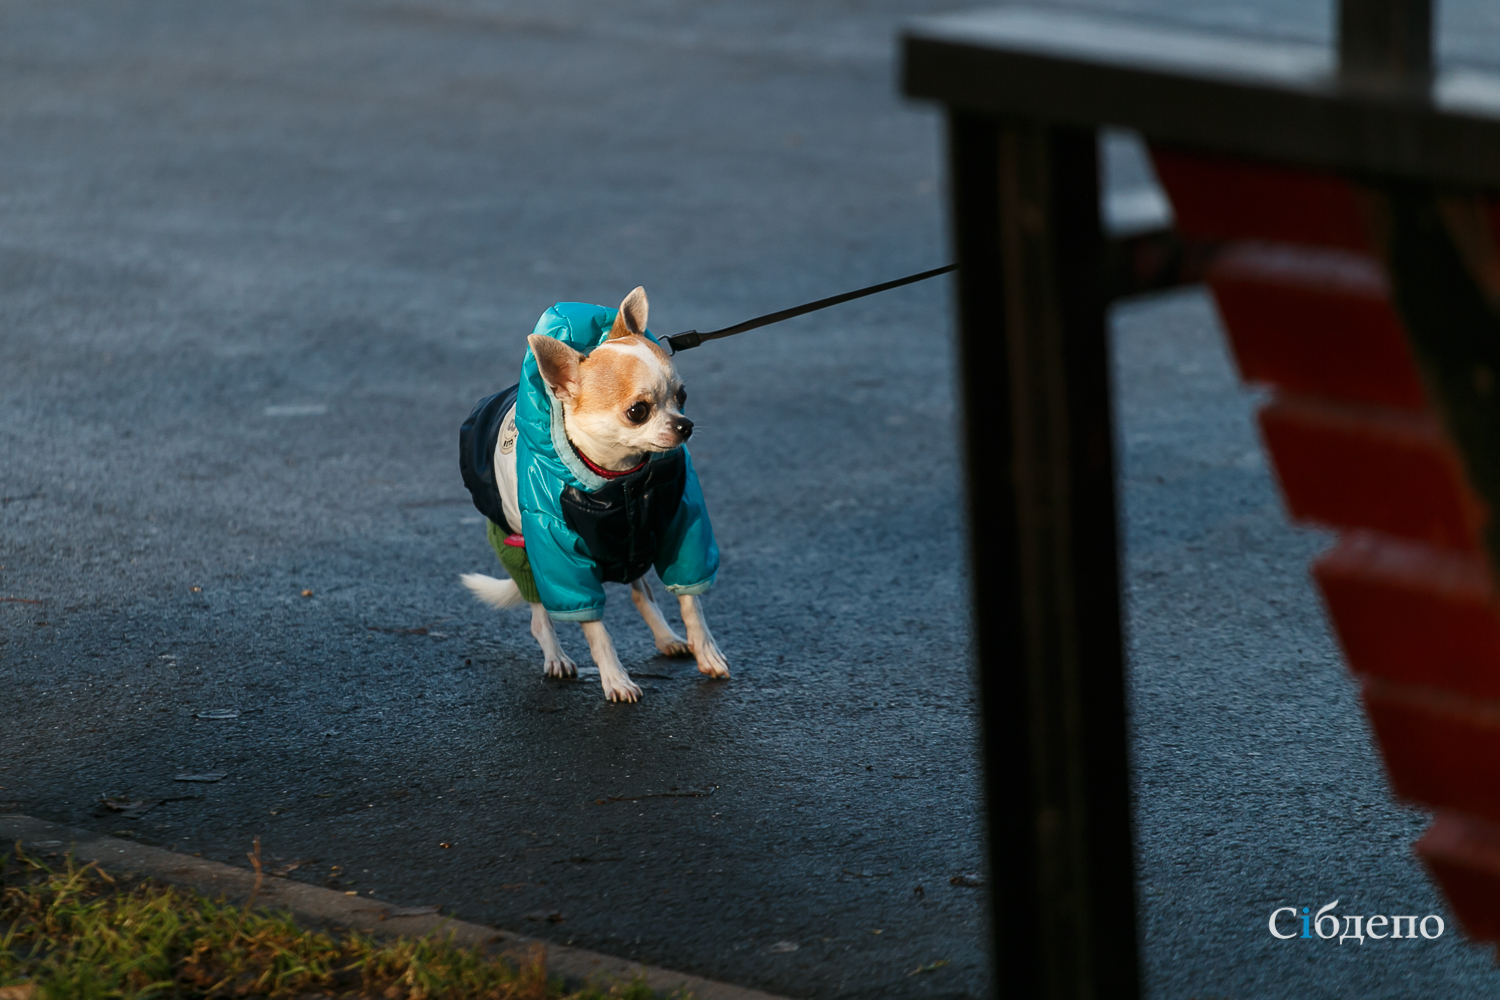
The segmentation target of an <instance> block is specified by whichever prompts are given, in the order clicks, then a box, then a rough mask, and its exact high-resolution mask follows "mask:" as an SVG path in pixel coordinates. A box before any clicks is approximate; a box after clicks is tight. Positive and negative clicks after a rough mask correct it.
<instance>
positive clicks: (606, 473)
mask: <svg viewBox="0 0 1500 1000" xmlns="http://www.w3.org/2000/svg"><path fill="white" fill-rule="evenodd" d="M568 444H572V445H573V454H575V455H577V456H578V457H579V458H580V459H582V460H583V464H584V465H587V466H588V467H589V471H590V472H592V473H593V474H594V475H596V476H600V477H602V478H604V479H619V478H620V477H621V476H628V475H630V474H631V473H632V472H639V471H641V469H643V468H645V465H646V463H647V462H649V461H650V459H649V458H646V459H642V460H641V464H640V465H637V466H636V467H635V468H633V469H623V470H621V471H620V472H612V471H610V470H609V469H605V468H601V467H600V466H597V465H595V464H594V463H593V462H590V461H589V457H588V456H587V455H585V454H584V453H583V452H581V451H579V450H578V446H577V445H576V444H573V442H572V441H569V442H568Z"/></svg>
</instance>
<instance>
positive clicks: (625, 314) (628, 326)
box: [609, 285, 646, 340]
mask: <svg viewBox="0 0 1500 1000" xmlns="http://www.w3.org/2000/svg"><path fill="white" fill-rule="evenodd" d="M645 331H646V290H645V289H644V288H642V287H641V286H640V285H636V286H635V290H634V291H632V292H631V293H630V294H629V295H627V296H625V301H624V302H621V303H620V311H619V312H618V313H616V314H615V325H614V326H612V327H610V328H609V339H610V340H614V339H615V338H617V337H628V336H630V335H631V334H632V333H644V332H645Z"/></svg>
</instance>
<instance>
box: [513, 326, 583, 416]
mask: <svg viewBox="0 0 1500 1000" xmlns="http://www.w3.org/2000/svg"><path fill="white" fill-rule="evenodd" d="M526 342H527V343H528V344H530V345H531V353H532V354H534V355H536V366H537V368H538V369H539V370H540V371H541V373H542V381H544V382H546V383H547V386H548V388H550V389H551V390H552V394H553V395H555V396H556V397H557V398H558V399H561V400H564V401H566V400H569V399H572V398H573V397H574V396H576V395H578V363H579V362H580V361H582V360H583V355H582V354H579V353H578V352H577V351H575V350H573V348H571V347H569V346H568V345H567V344H564V343H563V342H562V341H560V340H558V339H557V338H556V337H549V336H547V335H546V334H545V333H533V334H532V335H531V336H529V337H527V338H526Z"/></svg>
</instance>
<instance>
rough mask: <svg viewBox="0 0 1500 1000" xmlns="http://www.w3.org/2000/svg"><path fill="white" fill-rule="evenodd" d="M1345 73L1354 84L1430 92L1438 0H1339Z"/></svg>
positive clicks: (1342, 70) (1341, 66) (1341, 70)
mask: <svg viewBox="0 0 1500 1000" xmlns="http://www.w3.org/2000/svg"><path fill="white" fill-rule="evenodd" d="M1338 39H1339V74H1340V75H1341V76H1342V77H1343V78H1344V79H1345V81H1347V82H1348V83H1351V84H1355V85H1365V86H1372V87H1374V88H1376V89H1380V90H1391V91H1403V90H1405V91H1411V92H1414V93H1419V94H1425V93H1426V92H1427V89H1428V87H1429V85H1430V84H1431V82H1432V0H1339V23H1338Z"/></svg>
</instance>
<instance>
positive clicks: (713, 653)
mask: <svg viewBox="0 0 1500 1000" xmlns="http://www.w3.org/2000/svg"><path fill="white" fill-rule="evenodd" d="M693 655H694V656H696V657H697V658H698V672H699V673H700V674H707V675H708V676H710V677H718V678H722V679H727V678H728V677H729V661H728V660H726V659H724V654H723V653H721V652H719V647H718V646H717V645H715V644H714V643H712V642H709V643H707V644H705V646H704V649H703V652H701V653H700V652H698V650H696V649H695V650H693Z"/></svg>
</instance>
